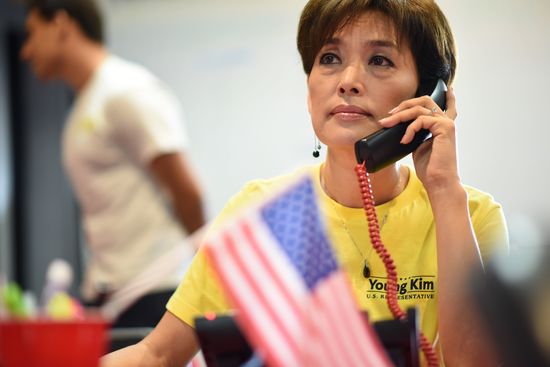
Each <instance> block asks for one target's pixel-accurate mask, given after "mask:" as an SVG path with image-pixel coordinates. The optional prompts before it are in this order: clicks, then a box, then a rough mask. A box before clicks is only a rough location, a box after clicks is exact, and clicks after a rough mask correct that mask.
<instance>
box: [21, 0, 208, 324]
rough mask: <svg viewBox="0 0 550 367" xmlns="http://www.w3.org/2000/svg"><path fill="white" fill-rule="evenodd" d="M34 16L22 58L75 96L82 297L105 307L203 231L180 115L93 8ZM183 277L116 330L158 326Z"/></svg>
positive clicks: (67, 0)
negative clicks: (119, 49) (107, 40)
mask: <svg viewBox="0 0 550 367" xmlns="http://www.w3.org/2000/svg"><path fill="white" fill-rule="evenodd" d="M27 10H28V13H27V19H26V30H27V33H28V36H27V39H26V42H25V43H24V45H23V48H22V50H21V57H22V59H23V60H25V61H27V62H29V64H30V65H31V67H32V69H33V71H34V73H35V74H36V75H37V76H38V77H39V78H40V79H41V80H53V79H60V80H62V81H64V82H65V83H67V84H68V85H69V86H70V87H71V88H72V89H73V90H74V92H75V93H76V99H75V101H74V104H73V106H72V109H71V111H70V114H69V116H68V119H67V121H66V125H65V128H64V132H63V142H62V144H63V163H64V166H65V169H66V171H67V173H68V176H69V178H70V180H71V183H72V185H73V187H74V190H75V193H76V196H77V199H78V202H79V204H80V208H81V211H82V220H83V227H84V232H85V235H86V244H87V248H88V249H89V257H88V263H87V267H86V272H85V276H84V281H83V284H82V297H83V299H84V301H85V302H86V303H87V304H88V305H95V306H100V305H101V304H102V303H103V302H104V301H105V300H106V299H108V297H109V296H110V295H111V294H112V293H113V292H114V291H116V290H117V289H120V288H121V287H123V286H124V285H126V284H127V283H128V282H130V281H131V280H132V279H133V278H135V277H136V276H137V275H138V274H139V273H140V272H141V271H142V270H143V269H144V268H145V267H146V266H147V265H148V264H149V263H151V262H153V261H154V260H155V259H156V258H158V257H159V256H160V255H162V254H164V253H166V252H167V251H169V250H171V249H173V248H174V247H175V246H178V245H179V244H180V243H181V241H182V239H183V238H184V237H185V236H186V234H190V233H192V232H194V231H195V230H196V229H198V228H199V227H201V226H202V225H203V224H204V214H203V200H202V195H201V190H200V188H199V185H198V183H197V180H196V178H195V175H194V173H193V171H192V169H191V167H190V164H189V161H188V154H187V153H186V152H185V148H186V145H187V137H186V134H185V131H184V126H183V118H182V111H181V110H180V105H179V102H178V101H177V99H176V98H175V97H174V95H173V94H172V93H171V92H170V91H169V90H168V88H167V87H166V85H164V84H163V83H162V82H161V81H160V80H158V79H157V78H156V77H155V76H154V75H152V74H151V73H150V72H149V71H148V70H146V69H145V68H143V67H141V66H139V65H136V64H133V63H130V62H128V61H125V60H123V59H121V58H118V57H116V56H114V55H112V54H110V53H109V51H108V50H107V49H106V47H105V45H104V44H103V42H104V38H103V26H102V18H101V14H100V9H99V7H98V5H97V4H96V3H95V2H94V1H92V0H78V1H75V0H30V1H27ZM181 275H182V271H178V272H174V273H173V274H172V275H171V276H170V277H167V278H165V279H162V281H161V282H160V283H159V284H158V286H157V287H156V288H155V289H154V290H153V291H152V292H151V293H149V294H147V295H145V296H144V297H142V298H141V299H139V300H138V301H137V302H136V303H135V304H134V305H133V306H132V307H131V308H129V309H128V310H127V311H126V312H125V313H123V314H122V315H121V316H120V317H119V318H118V320H117V322H116V323H115V324H114V326H115V327H119V326H124V327H126V326H154V325H155V324H156V323H157V321H158V320H160V318H161V316H162V315H163V314H164V311H165V304H166V302H167V301H168V298H169V297H170V296H171V294H172V292H173V290H174V288H175V287H176V286H177V284H178V283H179V280H180V277H181Z"/></svg>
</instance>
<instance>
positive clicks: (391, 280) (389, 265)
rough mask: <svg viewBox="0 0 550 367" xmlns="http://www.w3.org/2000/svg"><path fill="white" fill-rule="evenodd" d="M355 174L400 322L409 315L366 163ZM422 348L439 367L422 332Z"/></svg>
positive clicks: (392, 306)
mask: <svg viewBox="0 0 550 367" xmlns="http://www.w3.org/2000/svg"><path fill="white" fill-rule="evenodd" d="M355 172H356V173H357V178H358V180H359V188H360V189H361V196H362V197H363V208H364V209H365V215H366V217H367V222H368V226H369V236H370V239H371V242H372V246H373V248H374V249H375V250H376V253H377V254H378V256H379V257H380V259H381V260H382V262H383V263H384V266H385V267H386V272H387V274H388V281H387V286H386V301H387V302H388V307H389V309H390V311H391V313H392V314H393V317H395V318H396V319H399V320H404V319H406V318H407V315H406V314H405V312H404V311H403V310H402V309H401V307H400V306H399V304H398V303H397V271H396V269H395V264H394V262H393V259H392V258H391V256H390V254H389V253H388V251H387V250H386V248H385V247H384V244H383V243H382V239H381V238H380V226H379V224H378V217H377V216H376V209H375V204H374V195H373V194H372V187H371V183H370V178H369V174H368V173H367V170H366V169H365V163H362V164H358V165H357V166H355ZM420 348H421V349H422V352H423V353H424V356H425V357H426V360H427V362H428V366H430V367H437V366H439V361H438V359H437V355H436V354H435V351H434V349H433V347H432V345H431V344H430V342H429V341H428V339H427V338H426V336H425V335H424V333H422V331H420Z"/></svg>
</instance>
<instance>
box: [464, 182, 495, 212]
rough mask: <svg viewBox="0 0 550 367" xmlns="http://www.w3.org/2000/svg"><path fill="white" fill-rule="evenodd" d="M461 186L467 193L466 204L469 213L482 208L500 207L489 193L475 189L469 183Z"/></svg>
mask: <svg viewBox="0 0 550 367" xmlns="http://www.w3.org/2000/svg"><path fill="white" fill-rule="evenodd" d="M463 187H464V189H465V190H466V192H467V193H468V206H469V208H470V212H471V213H473V212H476V211H479V210H482V209H485V210H490V209H496V208H501V205H500V203H498V202H497V201H496V200H495V198H494V197H493V195H491V194H489V193H488V192H486V191H483V190H480V189H477V188H475V187H472V186H470V185H463Z"/></svg>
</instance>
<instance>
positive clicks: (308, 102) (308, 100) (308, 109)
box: [307, 91, 311, 115]
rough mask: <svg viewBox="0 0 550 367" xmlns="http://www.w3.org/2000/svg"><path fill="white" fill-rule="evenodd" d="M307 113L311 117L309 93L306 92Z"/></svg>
mask: <svg viewBox="0 0 550 367" xmlns="http://www.w3.org/2000/svg"><path fill="white" fill-rule="evenodd" d="M307 112H309V114H310V115H311V96H310V95H309V91H308V92H307Z"/></svg>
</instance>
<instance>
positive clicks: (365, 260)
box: [330, 199, 388, 278]
mask: <svg viewBox="0 0 550 367" xmlns="http://www.w3.org/2000/svg"><path fill="white" fill-rule="evenodd" d="M330 203H331V205H332V207H333V209H334V212H335V213H336V215H337V216H338V219H340V223H341V224H342V228H343V229H344V231H345V232H346V234H347V236H348V237H349V239H350V241H351V243H353V246H354V247H355V249H356V250H357V252H358V253H359V255H360V256H361V258H362V259H363V268H362V272H363V277H364V278H369V277H370V276H371V268H370V265H369V261H368V259H369V257H370V255H371V254H372V251H373V247H372V246H370V249H369V253H368V254H367V256H365V255H364V254H363V251H361V249H360V248H359V246H358V245H357V242H355V240H354V239H353V236H352V235H351V232H350V230H349V228H348V226H347V224H346V221H345V220H344V218H343V217H342V215H341V214H340V211H339V209H338V208H337V207H336V204H334V202H333V201H332V199H331V201H330ZM387 220H388V212H386V214H384V216H383V217H382V219H381V220H380V231H382V228H383V227H384V224H386V221H387Z"/></svg>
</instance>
